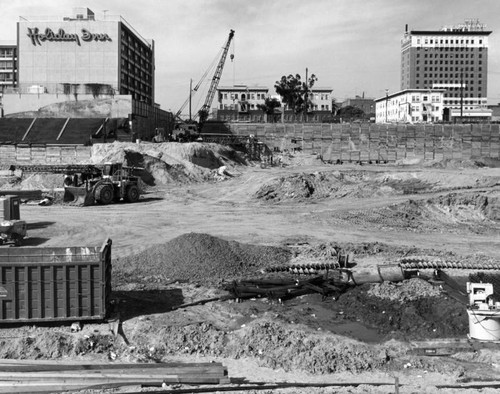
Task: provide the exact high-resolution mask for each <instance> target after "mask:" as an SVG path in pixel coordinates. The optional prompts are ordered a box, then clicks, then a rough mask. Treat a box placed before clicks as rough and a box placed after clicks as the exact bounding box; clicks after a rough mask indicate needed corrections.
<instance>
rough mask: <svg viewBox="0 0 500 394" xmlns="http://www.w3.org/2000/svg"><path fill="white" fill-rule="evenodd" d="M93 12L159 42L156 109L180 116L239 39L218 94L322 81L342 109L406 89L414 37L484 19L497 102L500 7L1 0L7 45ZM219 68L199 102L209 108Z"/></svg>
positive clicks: (441, 0)
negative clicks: (28, 20) (406, 55)
mask: <svg viewBox="0 0 500 394" xmlns="http://www.w3.org/2000/svg"><path fill="white" fill-rule="evenodd" d="M74 7H88V8H90V9H91V10H92V11H94V13H95V14H96V19H100V18H101V17H102V15H104V13H107V14H108V15H121V16H122V17H123V18H124V19H126V20H127V22H129V24H131V25H132V26H133V28H134V29H135V30H136V31H138V32H139V33H140V34H141V35H142V36H143V37H144V38H147V39H153V40H154V41H155V56H156V73H155V77H156V92H155V101H156V102H157V103H158V104H160V106H161V108H162V109H164V110H167V111H172V112H174V113H176V112H177V111H178V110H179V109H180V108H181V106H182V104H183V103H184V102H185V101H186V99H187V98H188V97H189V86H190V80H192V81H193V86H195V85H196V84H197V83H198V82H199V81H200V80H201V78H202V76H203V74H204V73H205V72H206V71H207V70H209V69H210V66H211V65H213V64H214V63H216V62H217V61H218V60H219V56H220V53H221V48H222V47H223V46H224V45H225V43H226V41H227V39H228V36H229V31H230V30H231V29H233V30H234V31H235V34H234V40H233V42H232V45H231V48H230V51H229V54H234V59H233V61H231V59H230V56H229V54H228V57H227V59H226V62H225V66H224V70H223V73H222V78H221V80H220V83H219V86H231V85H234V84H244V85H248V86H266V87H268V88H269V93H271V94H275V89H274V84H275V82H276V81H278V80H279V79H280V78H281V76H283V75H289V74H300V75H301V76H302V78H303V79H304V78H305V74H306V69H307V70H308V73H309V75H310V74H315V75H316V77H317V78H318V80H317V82H316V86H320V87H330V88H332V89H333V97H335V99H336V100H337V102H341V101H343V100H345V99H346V98H352V97H355V96H356V95H359V96H362V95H363V94H364V96H365V97H371V98H378V97H383V96H384V95H385V91H386V89H388V90H389V92H391V93H392V92H396V91H398V90H400V86H399V78H400V56H401V55H400V48H401V38H402V36H403V34H404V30H405V25H406V24H408V28H409V30H439V29H440V28H441V27H442V26H445V25H455V24H460V23H463V22H464V20H465V19H479V20H480V21H481V22H482V23H484V24H485V25H486V29H487V30H490V31H492V32H493V33H492V34H491V35H490V37H489V60H488V67H489V72H488V102H489V103H490V104H496V103H500V18H499V15H500V1H499V0H397V1H395V0H308V1H303V0H300V1H299V0H274V1H270V0H250V1H248V0H140V1H127V2H126V1H123V0H106V1H102V0H86V1H82V0H78V1H76V0H43V1H40V0H0V40H15V39H16V22H17V21H18V20H19V16H35V15H40V16H58V17H63V16H68V15H71V12H72V10H73V8H74ZM213 72H214V70H213V69H211V73H209V75H208V76H207V78H206V79H203V84H202V87H201V88H200V89H199V90H198V92H197V93H196V94H195V95H194V96H193V100H192V103H193V108H199V107H201V105H202V104H203V102H204V100H205V96H206V91H207V88H208V86H209V84H210V81H211V79H212V77H213Z"/></svg>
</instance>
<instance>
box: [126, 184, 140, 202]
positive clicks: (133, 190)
mask: <svg viewBox="0 0 500 394" xmlns="http://www.w3.org/2000/svg"><path fill="white" fill-rule="evenodd" d="M139 196H140V193H139V188H138V187H137V185H130V186H129V187H127V191H126V193H125V201H126V202H137V201H139Z"/></svg>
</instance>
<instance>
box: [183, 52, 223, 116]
mask: <svg viewBox="0 0 500 394" xmlns="http://www.w3.org/2000/svg"><path fill="white" fill-rule="evenodd" d="M223 50H224V48H223V47H222V48H221V49H220V51H219V52H218V53H217V55H216V56H215V58H214V60H213V61H212V63H210V65H209V66H208V68H207V69H206V71H205V72H204V73H203V75H202V76H201V78H200V80H199V81H198V83H197V84H196V86H195V87H194V88H193V90H192V92H191V94H190V95H189V96H188V98H187V99H186V101H184V103H183V104H182V106H181V108H180V109H179V110H178V111H177V113H176V115H175V116H176V117H179V116H180V115H181V113H182V111H183V110H184V108H185V107H186V105H187V104H188V103H189V99H190V98H192V94H193V92H197V91H198V89H199V88H200V86H201V84H202V83H203V82H206V77H207V75H208V74H209V73H211V71H212V70H213V69H214V68H215V65H216V64H217V61H218V59H219V58H220V57H221V55H222V51H223ZM198 102H199V100H198Z"/></svg>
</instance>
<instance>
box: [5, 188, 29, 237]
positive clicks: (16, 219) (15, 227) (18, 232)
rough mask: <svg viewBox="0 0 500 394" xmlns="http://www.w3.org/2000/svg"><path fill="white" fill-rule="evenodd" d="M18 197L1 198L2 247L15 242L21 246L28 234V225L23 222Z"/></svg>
mask: <svg viewBox="0 0 500 394" xmlns="http://www.w3.org/2000/svg"><path fill="white" fill-rule="evenodd" d="M20 201H21V200H20V198H19V197H18V196H5V197H0V245H1V244H4V243H7V242H13V243H14V245H16V246H20V245H21V242H22V240H23V238H24V237H26V234H27V228H28V226H27V224H26V222H25V221H23V220H21V217H20V212H19V206H20Z"/></svg>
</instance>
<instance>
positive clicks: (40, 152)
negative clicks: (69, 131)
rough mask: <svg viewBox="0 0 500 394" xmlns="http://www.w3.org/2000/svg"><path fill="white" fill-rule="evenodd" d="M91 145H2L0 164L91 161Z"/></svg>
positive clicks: (0, 148)
mask: <svg viewBox="0 0 500 394" xmlns="http://www.w3.org/2000/svg"><path fill="white" fill-rule="evenodd" d="M91 157H92V156H91V147H90V146H77V145H46V146H36V145H31V146H30V145H0V165H11V164H14V165H15V164H17V165H21V164H77V163H89V162H90V159H91Z"/></svg>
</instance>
